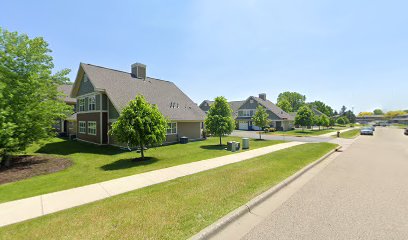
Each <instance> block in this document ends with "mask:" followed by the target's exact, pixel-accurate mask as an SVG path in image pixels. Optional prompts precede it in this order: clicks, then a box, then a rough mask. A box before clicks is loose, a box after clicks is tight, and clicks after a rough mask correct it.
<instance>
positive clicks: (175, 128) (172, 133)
mask: <svg viewBox="0 0 408 240" xmlns="http://www.w3.org/2000/svg"><path fill="white" fill-rule="evenodd" d="M169 124H171V127H170V128H169V126H168V125H169ZM173 124H174V126H173ZM169 129H170V133H169V132H167V131H168V130H169ZM176 134H177V122H169V123H168V124H167V129H166V135H176Z"/></svg>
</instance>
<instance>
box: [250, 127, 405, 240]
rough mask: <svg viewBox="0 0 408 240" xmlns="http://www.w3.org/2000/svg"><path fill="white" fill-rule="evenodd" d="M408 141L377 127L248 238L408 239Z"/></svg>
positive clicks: (357, 141)
mask: <svg viewBox="0 0 408 240" xmlns="http://www.w3.org/2000/svg"><path fill="white" fill-rule="evenodd" d="M407 186H408V137H407V136H404V135H403V131H402V130H400V129H392V128H380V127H379V128H377V129H376V131H375V136H374V137H371V136H360V137H359V138H358V139H357V140H356V142H355V143H354V144H352V145H351V146H350V147H349V148H348V149H347V150H345V151H344V153H343V154H341V155H339V156H338V157H337V158H336V159H335V160H333V161H332V162H331V163H330V164H329V165H328V166H327V167H326V168H324V169H323V170H322V171H321V172H320V173H318V174H317V175H316V176H315V177H313V178H312V179H311V180H310V181H309V182H307V183H306V184H305V185H304V186H303V187H302V188H301V189H300V190H299V191H297V192H296V193H294V194H293V195H292V196H291V197H290V198H289V199H288V200H287V201H286V202H284V203H283V204H282V205H281V206H280V207H278V208H277V209H276V210H275V211H273V212H271V213H269V214H268V215H267V217H266V218H265V219H264V220H263V221H262V222H261V223H260V224H258V225H256V226H255V227H254V228H253V229H252V230H251V231H250V232H249V233H247V234H246V235H245V236H244V237H243V239H408V204H407V203H408V187H407Z"/></svg>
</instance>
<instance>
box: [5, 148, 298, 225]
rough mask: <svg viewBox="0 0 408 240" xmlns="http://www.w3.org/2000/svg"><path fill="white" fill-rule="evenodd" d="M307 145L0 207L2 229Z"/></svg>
mask: <svg viewBox="0 0 408 240" xmlns="http://www.w3.org/2000/svg"><path fill="white" fill-rule="evenodd" d="M301 144H304V143H302V142H289V143H282V144H277V145H272V146H268V147H263V148H258V149H255V150H250V151H246V152H241V153H236V154H231V155H227V156H222V157H217V158H212V159H207V160H202V161H198V162H192V163H187V164H182V165H178V166H174V167H169V168H164V169H159V170H155V171H151V172H146V173H141V174H136V175H132V176H128V177H122V178H117V179H113V180H109V181H105V182H100V183H96V184H91V185H87V186H83V187H78V188H73V189H68V190H64V191H59V192H54V193H48V194H44V195H40V196H36V197H31V198H25V199H21V200H16V201H11V202H6V203H3V204H0V227H1V226H5V225H9V224H13V223H17V222H21V221H24V220H28V219H32V218H36V217H40V216H43V215H46V214H50V213H54V212H58V211H61V210H64V209H68V208H72V207H76V206H79V205H83V204H86V203H91V202H94V201H98V200H101V199H104V198H108V197H111V196H114V195H118V194H121V193H125V192H129V191H133V190H136V189H140V188H144V187H147V186H151V185H154V184H158V183H163V182H166V181H170V180H173V179H176V178H179V177H183V176H187V175H191V174H195V173H198V172H202V171H206V170H210V169H214V168H217V167H221V166H224V165H228V164H231V163H236V162H241V161H244V160H247V159H251V158H254V157H258V156H261V155H265V154H268V153H272V152H275V151H278V150H282V149H285V148H289V147H293V146H297V145H301Z"/></svg>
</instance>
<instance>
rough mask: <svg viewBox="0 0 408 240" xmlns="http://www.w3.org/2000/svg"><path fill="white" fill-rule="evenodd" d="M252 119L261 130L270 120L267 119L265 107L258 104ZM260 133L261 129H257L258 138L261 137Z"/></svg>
mask: <svg viewBox="0 0 408 240" xmlns="http://www.w3.org/2000/svg"><path fill="white" fill-rule="evenodd" d="M252 121H253V123H254V124H255V126H258V127H260V128H261V130H263V129H264V128H265V127H267V126H268V125H269V123H270V122H271V121H270V120H269V114H268V113H267V112H266V110H265V108H264V107H262V106H261V105H259V106H258V107H257V108H256V112H255V114H254V116H252ZM261 134H262V131H259V139H262V136H261Z"/></svg>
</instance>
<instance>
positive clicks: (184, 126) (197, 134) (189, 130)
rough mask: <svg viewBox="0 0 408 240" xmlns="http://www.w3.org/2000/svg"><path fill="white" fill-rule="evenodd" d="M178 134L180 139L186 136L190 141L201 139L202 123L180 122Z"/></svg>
mask: <svg viewBox="0 0 408 240" xmlns="http://www.w3.org/2000/svg"><path fill="white" fill-rule="evenodd" d="M177 133H178V136H179V137H183V136H186V137H188V138H189V139H200V138H201V122H178V123H177Z"/></svg>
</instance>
